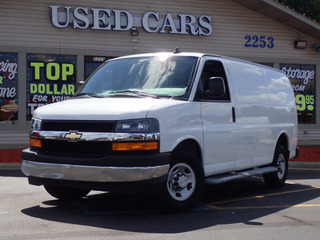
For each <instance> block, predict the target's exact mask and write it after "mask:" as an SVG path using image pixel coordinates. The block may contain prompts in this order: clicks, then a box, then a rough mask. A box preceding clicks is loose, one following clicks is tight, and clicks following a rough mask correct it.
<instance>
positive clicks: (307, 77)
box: [280, 64, 316, 124]
mask: <svg viewBox="0 0 320 240" xmlns="http://www.w3.org/2000/svg"><path fill="white" fill-rule="evenodd" d="M280 70H281V71H283V72H284V73H286V74H287V76H288V78H289V79H290V81H291V84H292V88H293V90H294V93H295V96H296V103H297V111H298V121H299V123H301V124H309V123H315V102H316V101H315V77H316V66H315V65H302V64H280Z"/></svg>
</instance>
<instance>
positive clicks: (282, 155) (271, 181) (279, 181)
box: [263, 145, 288, 188]
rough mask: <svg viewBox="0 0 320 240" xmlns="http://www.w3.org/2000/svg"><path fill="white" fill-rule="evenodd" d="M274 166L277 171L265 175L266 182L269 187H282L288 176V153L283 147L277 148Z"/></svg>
mask: <svg viewBox="0 0 320 240" xmlns="http://www.w3.org/2000/svg"><path fill="white" fill-rule="evenodd" d="M272 166H274V167H276V168H277V171H276V172H272V173H267V174H265V175H263V178H264V181H265V183H266V185H267V186H268V187H274V188H276V187H282V186H283V185H284V183H285V181H286V180H287V175H288V151H287V149H286V148H285V147H284V146H283V145H278V146H277V148H276V151H275V154H274V158H273V163H272Z"/></svg>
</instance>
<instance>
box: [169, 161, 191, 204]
mask: <svg viewBox="0 0 320 240" xmlns="http://www.w3.org/2000/svg"><path fill="white" fill-rule="evenodd" d="M195 187H196V176H195V173H194V171H193V169H192V168H191V167H190V166H189V165H188V164H185V163H177V164H176V165H174V166H173V167H172V168H171V169H170V171H169V174H168V179H167V189H168V192H169V194H170V195H171V197H172V198H173V199H175V200H177V201H184V200H186V199H188V198H189V197H190V196H191V195H192V193H193V192H194V190H195Z"/></svg>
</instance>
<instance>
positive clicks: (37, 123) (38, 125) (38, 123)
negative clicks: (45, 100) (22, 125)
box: [31, 118, 41, 131]
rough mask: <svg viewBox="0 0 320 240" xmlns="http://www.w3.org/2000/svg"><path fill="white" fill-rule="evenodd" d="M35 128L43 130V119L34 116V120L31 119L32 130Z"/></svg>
mask: <svg viewBox="0 0 320 240" xmlns="http://www.w3.org/2000/svg"><path fill="white" fill-rule="evenodd" d="M33 130H36V131H39V130H41V119H38V118H32V120H31V131H33Z"/></svg>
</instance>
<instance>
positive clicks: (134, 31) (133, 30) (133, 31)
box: [130, 27, 139, 36]
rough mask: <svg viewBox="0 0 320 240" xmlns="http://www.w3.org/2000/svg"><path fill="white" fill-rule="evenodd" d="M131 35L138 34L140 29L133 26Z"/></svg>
mask: <svg viewBox="0 0 320 240" xmlns="http://www.w3.org/2000/svg"><path fill="white" fill-rule="evenodd" d="M130 34H131V36H138V35H139V30H138V29H137V28H135V27H133V28H131V32H130Z"/></svg>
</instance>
